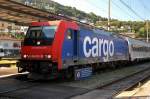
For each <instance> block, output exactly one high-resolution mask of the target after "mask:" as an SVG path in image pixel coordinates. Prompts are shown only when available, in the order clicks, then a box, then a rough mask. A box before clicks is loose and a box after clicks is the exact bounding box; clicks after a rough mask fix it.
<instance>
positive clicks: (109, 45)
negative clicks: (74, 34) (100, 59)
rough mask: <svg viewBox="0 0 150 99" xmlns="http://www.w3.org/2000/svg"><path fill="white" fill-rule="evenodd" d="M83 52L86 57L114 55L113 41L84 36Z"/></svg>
mask: <svg viewBox="0 0 150 99" xmlns="http://www.w3.org/2000/svg"><path fill="white" fill-rule="evenodd" d="M83 52H84V55H85V56H86V57H90V56H92V57H97V56H102V55H104V57H105V58H106V59H108V57H109V56H111V57H112V56H113V55H114V43H113V41H112V40H111V41H109V40H104V39H98V38H96V37H94V38H93V39H91V38H90V37H89V36H86V37H85V38H84V41H83Z"/></svg>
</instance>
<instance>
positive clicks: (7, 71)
mask: <svg viewBox="0 0 150 99" xmlns="http://www.w3.org/2000/svg"><path fill="white" fill-rule="evenodd" d="M16 73H17V67H16V61H14V60H13V61H9V60H0V78H3V77H5V76H9V75H12V74H16Z"/></svg>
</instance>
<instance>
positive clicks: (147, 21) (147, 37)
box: [146, 20, 149, 42]
mask: <svg viewBox="0 0 150 99" xmlns="http://www.w3.org/2000/svg"><path fill="white" fill-rule="evenodd" d="M148 27H149V26H148V20H147V21H146V31H147V42H149V37H148V36H149V33H148Z"/></svg>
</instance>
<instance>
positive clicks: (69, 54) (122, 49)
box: [62, 28, 129, 63]
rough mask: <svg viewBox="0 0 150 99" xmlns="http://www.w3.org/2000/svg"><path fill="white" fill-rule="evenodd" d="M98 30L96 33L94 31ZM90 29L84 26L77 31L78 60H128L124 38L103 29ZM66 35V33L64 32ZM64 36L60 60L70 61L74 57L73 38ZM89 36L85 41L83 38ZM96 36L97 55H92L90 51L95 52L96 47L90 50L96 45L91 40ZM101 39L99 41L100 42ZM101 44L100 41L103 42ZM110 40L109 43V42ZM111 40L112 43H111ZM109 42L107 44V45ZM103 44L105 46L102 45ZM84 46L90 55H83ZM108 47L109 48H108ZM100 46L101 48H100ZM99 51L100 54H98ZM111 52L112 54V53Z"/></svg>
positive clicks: (89, 61) (91, 61)
mask: <svg viewBox="0 0 150 99" xmlns="http://www.w3.org/2000/svg"><path fill="white" fill-rule="evenodd" d="M95 32H98V33H95ZM95 32H94V30H91V29H86V28H80V32H79V35H78V36H79V38H78V59H79V60H80V61H83V63H84V62H88V63H94V62H109V61H117V60H128V59H129V55H128V54H129V53H128V43H127V41H126V40H124V39H123V38H121V37H119V36H117V35H113V34H111V33H107V32H106V31H103V30H98V31H95ZM66 36H67V33H66ZM66 36H65V39H64V43H63V48H62V60H63V61H64V60H65V61H67V60H68V61H72V60H73V58H74V54H73V53H74V52H73V51H74V45H73V44H74V43H73V39H72V40H69V39H67V37H66ZM86 37H87V38H90V40H91V41H90V42H89V40H87V42H86V43H85V44H86V45H84V42H85V38H86ZM94 38H96V39H98V55H96V56H95V57H93V55H92V53H96V51H97V50H96V49H95V50H92V48H93V46H95V45H96V43H97V42H94V43H91V42H93V41H92V40H93V39H94ZM100 41H101V42H100ZM104 42H105V44H101V47H99V46H100V43H104ZM110 42H111V44H110ZM112 42H113V44H112ZM107 44H109V45H110V46H109V45H107ZM104 46H105V47H104ZM84 47H86V49H85V50H86V51H87V52H89V51H90V50H92V51H93V52H92V51H91V53H89V55H90V56H88V57H87V56H86V55H85V50H84ZM108 47H109V49H108ZM100 48H101V50H100ZM100 53H101V54H100ZM112 54H113V55H112Z"/></svg>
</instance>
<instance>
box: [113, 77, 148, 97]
mask: <svg viewBox="0 0 150 99" xmlns="http://www.w3.org/2000/svg"><path fill="white" fill-rule="evenodd" d="M115 98H117V99H150V78H149V79H148V81H146V82H145V83H144V84H142V85H141V86H140V85H139V87H137V88H134V89H132V90H128V91H123V92H121V93H120V94H119V95H117V96H116V97H115Z"/></svg>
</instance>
